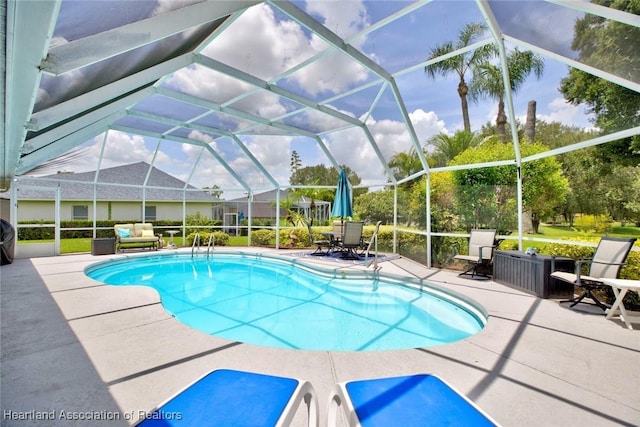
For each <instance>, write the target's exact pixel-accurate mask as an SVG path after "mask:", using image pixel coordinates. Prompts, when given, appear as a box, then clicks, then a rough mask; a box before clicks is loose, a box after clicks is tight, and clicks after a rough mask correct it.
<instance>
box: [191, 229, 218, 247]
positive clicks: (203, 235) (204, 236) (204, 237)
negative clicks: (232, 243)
mask: <svg viewBox="0 0 640 427" xmlns="http://www.w3.org/2000/svg"><path fill="white" fill-rule="evenodd" d="M197 233H199V234H200V246H206V245H207V244H208V243H209V237H210V235H211V232H208V231H198V232H197ZM195 237H196V232H193V233H191V234H189V235H187V240H186V245H188V246H191V245H193V239H195ZM228 244H229V235H228V234H227V233H224V232H222V231H214V232H213V245H214V246H227V245H228Z"/></svg>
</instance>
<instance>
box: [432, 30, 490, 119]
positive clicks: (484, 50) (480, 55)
mask: <svg viewBox="0 0 640 427" xmlns="http://www.w3.org/2000/svg"><path fill="white" fill-rule="evenodd" d="M486 30H487V27H486V25H484V24H478V23H476V24H467V25H465V27H464V28H463V29H462V31H461V32H460V34H459V35H458V41H457V43H455V44H454V42H451V41H449V42H446V43H444V44H443V45H440V46H436V47H435V48H433V49H432V50H431V54H430V55H429V58H427V60H431V59H436V58H438V57H441V56H443V55H447V54H450V53H452V52H455V51H456V50H458V49H462V48H464V47H467V46H469V45H470V44H471V43H472V42H474V41H475V40H476V39H477V38H478V37H479V36H481V35H482V33H484V32H485V31H486ZM496 53H497V50H496V47H495V45H493V44H488V45H484V46H482V47H480V48H479V49H476V50H474V51H473V52H465V53H462V54H460V55H456V56H454V57H451V58H447V59H444V60H442V61H439V62H436V63H434V64H431V65H427V66H425V67H424V71H425V73H427V74H428V75H429V76H430V77H432V78H435V77H436V75H437V74H440V75H442V76H446V75H447V74H450V73H456V74H457V75H458V77H459V78H460V81H459V83H458V96H460V103H461V105H462V120H463V122H464V130H466V131H467V132H471V122H470V121H469V105H468V103H467V93H468V92H469V87H468V86H467V83H466V82H465V79H464V77H465V74H466V73H467V71H469V70H470V69H472V68H474V67H475V66H477V65H479V64H481V63H484V62H486V61H487V60H488V59H489V58H491V57H492V56H495V55H496Z"/></svg>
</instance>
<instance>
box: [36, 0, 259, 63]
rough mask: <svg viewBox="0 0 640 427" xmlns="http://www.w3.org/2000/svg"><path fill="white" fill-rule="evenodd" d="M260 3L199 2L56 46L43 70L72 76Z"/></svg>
mask: <svg viewBox="0 0 640 427" xmlns="http://www.w3.org/2000/svg"><path fill="white" fill-rule="evenodd" d="M258 3H261V2H260V1H255V0H252V1H250V0H234V1H220V2H218V1H215V2H214V1H206V2H201V3H195V4H192V5H189V6H185V7H182V8H180V9H176V10H173V11H170V12H166V13H162V14H159V15H156V16H153V17H151V18H147V19H143V20H141V21H138V22H134V23H131V24H127V25H123V26H121V27H118V28H114V29H112V30H108V31H103V32H101V33H98V34H95V35H92V36H88V37H84V38H82V39H78V40H73V41H71V42H68V43H64V44H61V45H59V46H56V47H53V48H52V49H51V50H49V54H48V55H47V57H46V59H45V60H44V61H42V65H41V68H42V70H43V71H45V72H47V73H51V74H54V75H60V74H64V73H68V72H70V71H73V70H77V69H79V68H82V67H86V66H88V65H91V64H95V63H97V62H100V61H104V60H105V59H107V58H111V57H114V56H117V55H120V54H122V53H125V52H129V51H131V50H134V49H136V48H139V47H142V46H145V45H148V44H150V43H154V42H157V41H159V40H162V39H165V38H167V37H171V36H173V35H174V34H178V33H182V32H184V31H187V30H189V29H191V28H194V27H197V26H199V25H202V24H206V23H209V22H213V21H215V20H217V19H221V18H225V17H228V16H229V15H231V14H233V13H236V12H238V11H240V10H244V9H246V8H248V7H250V6H253V5H256V4H258Z"/></svg>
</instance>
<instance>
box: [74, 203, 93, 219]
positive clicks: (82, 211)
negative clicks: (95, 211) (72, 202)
mask: <svg viewBox="0 0 640 427" xmlns="http://www.w3.org/2000/svg"><path fill="white" fill-rule="evenodd" d="M73 219H89V206H88V205H82V206H81V205H78V206H74V207H73Z"/></svg>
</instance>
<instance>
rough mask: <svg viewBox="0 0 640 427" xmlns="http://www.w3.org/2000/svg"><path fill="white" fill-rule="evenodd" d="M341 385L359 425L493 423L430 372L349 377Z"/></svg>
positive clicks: (471, 424)
mask: <svg viewBox="0 0 640 427" xmlns="http://www.w3.org/2000/svg"><path fill="white" fill-rule="evenodd" d="M345 387H346V390H347V392H348V394H349V399H350V400H351V403H352V405H353V407H354V409H355V412H356V414H357V417H358V420H359V421H360V425H362V426H363V427H369V426H371V427H373V426H392V425H397V426H427V425H428V426H454V425H455V426H475V427H479V426H494V425H496V424H495V423H494V422H493V421H492V420H491V419H490V418H489V417H488V416H486V415H485V414H484V413H483V412H482V411H480V410H479V409H478V408H477V407H476V406H475V405H474V404H473V403H471V402H470V401H469V400H467V399H466V398H465V397H464V396H462V395H461V394H459V393H458V392H456V391H455V390H454V389H452V388H451V387H449V386H448V385H447V384H446V383H445V382H443V381H442V380H441V379H439V378H438V377H436V376H433V375H428V374H420V375H410V376H403V377H392V378H380V379H372V380H362V381H352V382H348V383H346V385H345Z"/></svg>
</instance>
